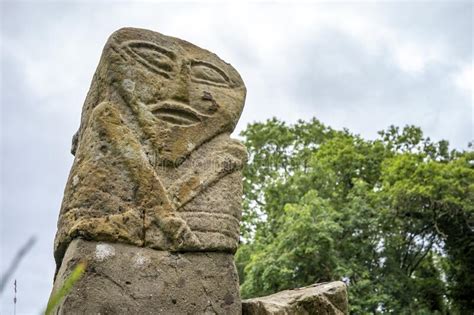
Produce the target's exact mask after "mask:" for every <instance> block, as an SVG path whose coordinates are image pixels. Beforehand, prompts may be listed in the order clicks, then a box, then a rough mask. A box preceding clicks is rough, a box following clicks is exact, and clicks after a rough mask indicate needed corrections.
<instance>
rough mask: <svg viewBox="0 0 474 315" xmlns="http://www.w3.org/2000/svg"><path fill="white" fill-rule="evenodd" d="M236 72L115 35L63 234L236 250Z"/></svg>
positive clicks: (163, 40)
mask: <svg viewBox="0 0 474 315" xmlns="http://www.w3.org/2000/svg"><path fill="white" fill-rule="evenodd" d="M245 93H246V90H245V86H244V83H243V81H242V79H241V78H240V76H239V74H238V73H237V71H236V70H235V69H234V68H233V67H232V66H231V65H230V64H227V63H225V62H224V61H222V60H221V59H220V58H219V57H217V56H216V55H215V54H213V53H210V52H209V51H207V50H204V49H201V48H199V47H197V46H195V45H193V44H191V43H188V42H186V41H183V40H180V39H177V38H173V37H168V36H165V35H162V34H159V33H156V32H152V31H148V30H143V29H134V28H124V29H120V30H118V31H117V32H115V33H113V34H112V35H111V36H110V38H109V40H108V41H107V43H106V45H105V47H104V50H103V53H102V57H101V59H100V62H99V65H98V68H97V70H96V73H95V75H94V78H93V80H92V84H91V87H90V90H89V93H88V95H87V98H86V100H85V103H84V107H83V111H82V118H81V125H80V128H79V130H78V132H77V133H76V135H75V136H74V138H73V148H72V152H73V154H75V160H74V164H73V166H72V169H71V172H70V176H69V179H68V182H67V185H66V189H65V193H64V199H63V203H62V206H61V211H60V216H59V221H58V232H57V235H56V239H55V258H56V262H57V265H58V267H59V266H60V264H61V261H62V257H63V255H64V253H65V251H66V249H67V247H68V245H69V243H70V242H71V241H72V240H73V239H74V238H76V237H82V238H84V239H89V240H96V241H108V242H120V243H127V244H133V245H136V246H140V247H150V248H155V249H160V250H169V251H181V252H182V251H225V252H229V253H232V252H234V251H235V250H236V248H237V243H238V237H239V219H240V215H241V195H242V185H241V168H242V166H243V164H244V163H245V160H246V157H247V155H246V151H245V148H244V146H243V145H241V144H240V143H239V142H237V141H235V140H232V139H231V138H230V137H229V134H230V133H231V132H232V131H233V129H234V127H235V125H236V123H237V121H238V119H239V117H240V114H241V112H242V108H243V105H244V99H245Z"/></svg>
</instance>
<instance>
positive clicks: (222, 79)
mask: <svg viewBox="0 0 474 315" xmlns="http://www.w3.org/2000/svg"><path fill="white" fill-rule="evenodd" d="M191 76H192V79H193V81H195V82H198V83H203V84H209V85H215V86H221V87H229V86H230V80H229V77H228V76H227V75H226V74H225V72H224V71H222V70H221V69H220V68H218V67H216V66H214V65H213V64H210V63H207V62H203V61H193V62H192V63H191Z"/></svg>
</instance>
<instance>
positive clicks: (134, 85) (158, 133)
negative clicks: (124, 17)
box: [106, 28, 245, 163]
mask: <svg viewBox="0 0 474 315" xmlns="http://www.w3.org/2000/svg"><path fill="white" fill-rule="evenodd" d="M108 47H109V48H107V47H106V49H108V54H109V58H110V60H112V62H111V63H110V65H109V67H108V70H107V71H108V74H107V77H108V78H109V80H110V81H111V84H112V85H114V87H115V89H116V90H117V91H118V94H119V95H120V96H121V98H122V99H123V100H124V101H125V103H126V104H127V105H128V106H129V107H130V108H131V109H132V112H133V113H134V115H135V116H136V120H137V121H138V125H139V128H140V129H141V130H142V132H143V134H144V137H145V139H144V141H145V142H147V143H148V144H149V145H150V147H152V148H153V150H154V153H156V156H155V158H156V159H157V160H158V162H159V163H163V162H165V163H166V162H176V161H178V160H180V159H182V158H183V157H184V156H186V155H187V154H189V153H190V152H191V151H192V150H194V148H196V147H198V146H199V145H201V144H202V143H203V142H205V141H206V140H208V139H210V138H212V137H214V136H216V135H218V134H220V133H223V132H229V133H230V132H232V130H233V129H234V127H235V125H236V123H237V121H238V119H239V117H240V113H241V111H242V108H243V104H244V100H245V86H244V84H243V82H242V79H241V78H240V76H239V74H238V73H237V71H236V70H235V69H234V68H233V67H232V66H230V65H229V64H227V63H225V62H223V61H222V60H220V59H219V58H218V57H217V56H216V55H215V54H212V53H210V52H208V51H207V50H204V49H201V48H199V47H197V46H195V45H192V44H190V43H188V42H185V41H182V40H179V39H176V38H172V37H167V36H164V35H161V34H159V33H155V32H150V31H148V32H145V33H144V32H143V30H140V32H137V30H136V29H130V28H126V29H122V30H119V31H117V32H116V33H114V34H113V35H112V36H111V38H110V39H109V45H108Z"/></svg>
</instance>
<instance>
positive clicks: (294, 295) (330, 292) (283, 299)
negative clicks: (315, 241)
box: [242, 281, 349, 315]
mask: <svg viewBox="0 0 474 315" xmlns="http://www.w3.org/2000/svg"><path fill="white" fill-rule="evenodd" d="M242 314H244V315H300V314H301V315H304V314H318V315H319V314H349V310H348V301H347V290H346V285H345V284H344V283H343V282H340V281H336V282H330V283H320V284H313V285H311V286H308V287H304V288H299V289H294V290H286V291H281V292H278V293H275V294H272V295H268V296H264V297H259V298H254V299H248V300H244V301H242Z"/></svg>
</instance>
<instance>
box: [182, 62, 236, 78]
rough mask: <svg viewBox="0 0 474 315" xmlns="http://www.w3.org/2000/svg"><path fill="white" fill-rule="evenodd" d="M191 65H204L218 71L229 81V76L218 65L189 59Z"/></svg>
mask: <svg viewBox="0 0 474 315" xmlns="http://www.w3.org/2000/svg"><path fill="white" fill-rule="evenodd" d="M192 66H206V67H209V68H211V69H212V70H215V71H216V72H218V73H219V74H220V75H221V76H222V77H223V78H224V79H225V80H226V81H227V82H229V83H230V79H229V76H228V75H227V74H226V73H225V72H224V71H223V70H222V69H221V68H219V67H217V66H215V65H213V64H212V63H209V62H205V61H201V60H191V67H192Z"/></svg>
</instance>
